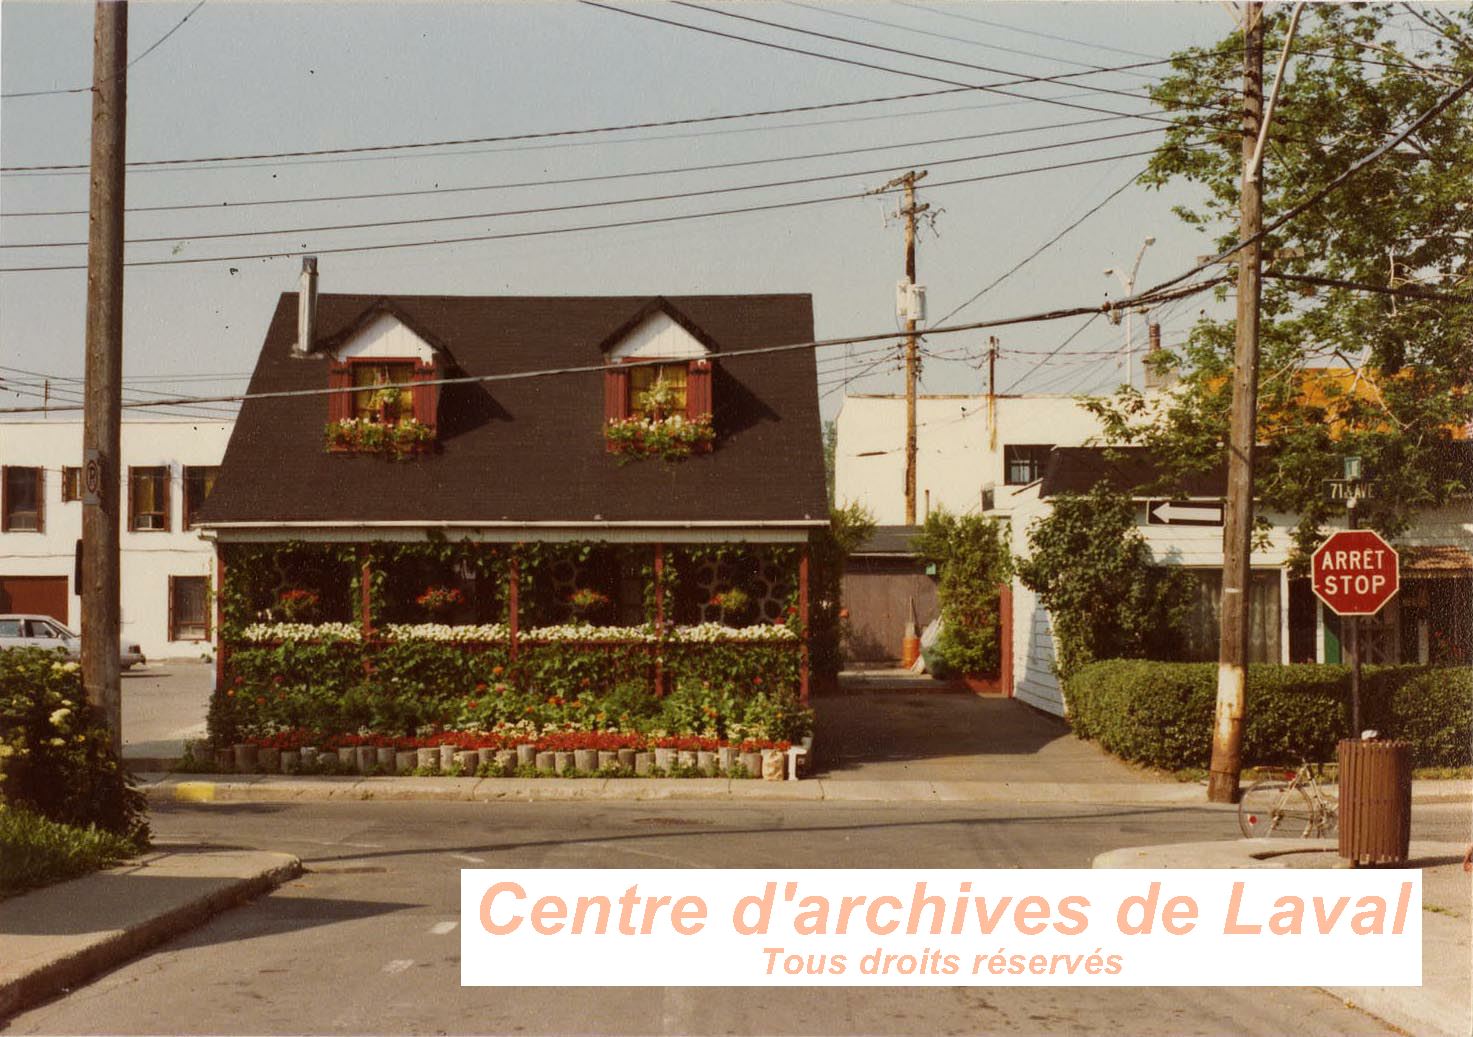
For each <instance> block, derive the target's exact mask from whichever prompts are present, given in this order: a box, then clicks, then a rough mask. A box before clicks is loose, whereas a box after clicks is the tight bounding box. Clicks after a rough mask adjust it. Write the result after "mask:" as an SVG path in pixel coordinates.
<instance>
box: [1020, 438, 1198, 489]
mask: <svg viewBox="0 0 1473 1037" xmlns="http://www.w3.org/2000/svg"><path fill="white" fill-rule="evenodd" d="M1161 477H1162V472H1161V469H1160V467H1159V466H1158V465H1157V464H1156V462H1155V460H1154V459H1153V458H1152V457H1151V454H1150V451H1148V450H1147V449H1146V448H1145V447H1091V446H1069V447H1055V448H1054V449H1053V450H1052V451H1050V452H1049V456H1048V464H1046V465H1045V466H1044V469H1043V484H1042V485H1041V486H1040V487H1039V488H1038V495H1039V497H1056V496H1058V495H1059V494H1061V493H1088V492H1089V491H1090V490H1092V489H1094V487H1095V485H1096V484H1097V483H1099V482H1101V481H1105V482H1108V483H1109V485H1110V486H1111V488H1113V489H1116V490H1120V491H1122V492H1125V493H1132V492H1135V491H1137V490H1139V489H1140V488H1141V487H1143V486H1152V485H1154V484H1155V483H1157V482H1158V481H1159V480H1160V479H1161ZM1174 489H1176V490H1178V491H1179V492H1181V493H1182V494H1184V495H1185V496H1188V497H1221V496H1222V495H1223V494H1224V493H1225V492H1226V490H1227V470H1226V465H1223V466H1221V467H1219V468H1218V469H1217V470H1216V471H1213V472H1208V473H1205V474H1203V475H1194V476H1191V477H1189V478H1188V479H1187V480H1186V484H1185V485H1183V486H1178V487H1174ZM1159 495H1160V494H1159V493H1158V496H1159Z"/></svg>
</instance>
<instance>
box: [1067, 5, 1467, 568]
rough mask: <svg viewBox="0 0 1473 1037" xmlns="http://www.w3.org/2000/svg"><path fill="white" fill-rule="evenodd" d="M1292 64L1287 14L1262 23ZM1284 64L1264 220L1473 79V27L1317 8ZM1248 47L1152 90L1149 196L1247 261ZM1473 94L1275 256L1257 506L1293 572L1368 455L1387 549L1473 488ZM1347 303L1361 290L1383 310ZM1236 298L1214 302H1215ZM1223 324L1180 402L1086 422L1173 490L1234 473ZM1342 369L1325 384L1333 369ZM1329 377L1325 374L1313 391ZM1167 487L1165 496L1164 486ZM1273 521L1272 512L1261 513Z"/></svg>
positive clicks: (1196, 64) (1354, 183) (1209, 323)
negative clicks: (1288, 533) (1193, 192)
mask: <svg viewBox="0 0 1473 1037" xmlns="http://www.w3.org/2000/svg"><path fill="white" fill-rule="evenodd" d="M1265 17H1266V25H1265V41H1266V42H1265V50H1266V53H1268V54H1269V55H1270V56H1273V55H1276V54H1277V53H1278V52H1279V50H1280V49H1281V48H1282V45H1283V40H1284V35H1285V31H1286V28H1287V24H1288V20H1289V19H1288V12H1287V9H1285V10H1282V11H1278V12H1276V13H1272V14H1266V15H1265ZM1303 17H1304V24H1303V25H1302V26H1301V31H1300V33H1299V35H1298V36H1297V37H1296V38H1295V40H1294V43H1293V47H1292V57H1291V60H1290V66H1289V71H1288V72H1286V77H1285V78H1286V81H1285V83H1284V86H1283V88H1282V91H1281V96H1280V99H1279V105H1278V109H1277V111H1276V113H1275V115H1274V117H1273V121H1272V124H1271V127H1270V135H1269V144H1268V147H1267V149H1266V156H1265V162H1264V170H1263V179H1264V220H1265V224H1271V223H1272V222H1273V220H1274V219H1275V217H1276V215H1277V214H1279V213H1283V212H1285V211H1287V210H1288V209H1289V208H1291V207H1292V206H1294V205H1295V204H1297V203H1299V202H1300V201H1302V200H1304V199H1306V198H1308V197H1309V196H1311V195H1312V194H1314V193H1315V192H1316V191H1317V190H1319V189H1320V188H1321V187H1323V186H1324V185H1326V184H1328V183H1329V182H1330V181H1331V180H1332V179H1334V178H1335V177H1337V176H1339V175H1340V174H1341V173H1343V172H1344V171H1345V170H1346V169H1348V168H1349V167H1350V166H1351V164H1352V163H1353V162H1355V161H1356V160H1357V159H1359V158H1361V157H1362V156H1364V155H1366V154H1368V153H1369V152H1371V151H1372V150H1374V149H1375V148H1376V147H1377V146H1378V145H1380V144H1381V143H1382V142H1384V141H1385V140H1387V139H1389V138H1390V137H1392V136H1394V135H1395V134H1396V133H1397V132H1398V131H1399V130H1400V129H1402V128H1403V127H1405V126H1406V125H1408V124H1410V123H1411V122H1412V121H1413V120H1415V119H1416V118H1418V117H1419V116H1421V115H1422V114H1423V113H1424V112H1427V111H1429V110H1431V109H1432V108H1434V107H1435V106H1436V105H1437V104H1438V103H1439V102H1440V101H1442V100H1443V99H1444V98H1445V97H1446V96H1447V95H1448V94H1450V93H1451V92H1452V91H1453V90H1454V89H1455V88H1456V87H1457V86H1458V85H1459V84H1461V83H1462V82H1464V81H1465V80H1466V79H1468V78H1469V77H1470V76H1473V11H1470V10H1469V9H1468V8H1462V9H1458V10H1454V9H1444V10H1441V11H1432V12H1430V13H1428V14H1426V15H1423V14H1421V13H1419V12H1414V11H1410V10H1408V9H1405V8H1402V7H1395V8H1393V7H1392V6H1391V5H1371V6H1364V7H1363V6H1355V7H1349V6H1341V5H1332V4H1323V5H1321V4H1315V5H1311V6H1310V7H1309V8H1308V9H1307V10H1306V11H1305V13H1304V16H1303ZM1241 44H1242V41H1241V35H1240V34H1235V35H1234V36H1233V37H1231V38H1229V39H1227V40H1225V41H1223V43H1222V44H1220V45H1219V46H1217V47H1215V48H1212V49H1211V50H1206V51H1201V50H1198V51H1191V52H1187V53H1183V54H1179V55H1177V56H1176V58H1175V59H1174V61H1173V67H1174V69H1175V71H1174V73H1173V74H1172V75H1170V76H1169V77H1167V78H1166V79H1164V80H1163V81H1162V82H1161V83H1159V84H1158V85H1157V86H1156V87H1155V88H1153V90H1152V96H1153V98H1154V99H1155V101H1156V102H1157V103H1158V104H1160V105H1161V106H1163V107H1164V108H1165V109H1166V110H1167V111H1168V112H1171V113H1174V114H1175V115H1176V116H1177V118H1176V120H1175V122H1174V125H1173V126H1172V127H1171V128H1170V129H1169V130H1168V131H1167V134H1166V140H1165V142H1164V143H1163V144H1162V146H1161V147H1160V149H1159V150H1158V151H1157V152H1156V154H1155V156H1154V157H1153V159H1152V161H1151V164H1150V169H1149V172H1148V173H1147V175H1146V177H1145V179H1146V180H1147V182H1149V183H1152V184H1155V185H1157V186H1160V185H1164V184H1166V183H1167V182H1169V181H1173V180H1185V181H1188V182H1190V183H1193V184H1196V185H1199V186H1200V187H1201V188H1202V189H1203V195H1202V200H1201V201H1200V202H1198V203H1197V204H1195V205H1189V206H1182V207H1178V208H1177V209H1176V210H1174V211H1175V212H1176V213H1177V215H1178V216H1179V217H1180V218H1182V219H1183V220H1185V221H1187V222H1188V223H1190V224H1192V225H1194V226H1196V227H1197V228H1199V229H1200V230H1201V231H1202V232H1203V233H1204V234H1205V233H1213V232H1216V234H1217V238H1216V242H1217V246H1218V247H1219V248H1226V247H1228V246H1230V245H1231V244H1233V243H1234V242H1235V240H1236V231H1237V211H1238V193H1239V177H1240V173H1241V153H1240V147H1241V143H1240V142H1241V136H1240V132H1241V131H1240V129H1239V125H1240V115H1239V108H1240V106H1239V105H1238V104H1237V102H1236V97H1237V91H1238V83H1239V82H1240V76H1241V69H1240V55H1241V51H1242V45H1241ZM1470 200H1473V94H1464V95H1463V97H1462V98H1461V99H1460V100H1459V101H1458V102H1456V103H1455V104H1453V105H1452V106H1451V107H1449V108H1448V109H1447V110H1446V111H1444V112H1443V113H1442V114H1441V115H1439V116H1437V117H1436V118H1434V119H1432V120H1431V121H1430V122H1429V123H1427V125H1425V126H1423V127H1422V128H1421V129H1419V130H1418V131H1417V132H1416V133H1414V134H1413V135H1412V136H1411V137H1410V138H1408V140H1407V141H1406V142H1405V143H1404V144H1403V145H1401V146H1399V147H1397V148H1395V149H1393V150H1392V151H1391V152H1389V153H1388V154H1387V155H1385V156H1384V157H1383V158H1382V159H1381V160H1379V161H1377V162H1376V163H1374V164H1372V165H1370V166H1368V167H1367V168H1366V169H1364V170H1363V171H1361V172H1360V173H1358V174H1357V175H1355V176H1354V177H1352V178H1351V179H1350V180H1349V181H1348V182H1347V183H1345V184H1344V185H1342V186H1340V187H1339V188H1337V189H1336V190H1334V191H1333V192H1331V193H1330V194H1329V195H1328V196H1327V197H1326V198H1325V199H1323V200H1322V201H1321V202H1318V203H1316V204H1315V205H1314V206H1312V207H1311V208H1309V209H1308V210H1307V211H1306V212H1304V213H1303V214H1302V215H1299V216H1297V217H1295V218H1294V219H1292V220H1290V221H1289V222H1288V223H1287V224H1286V225H1285V226H1283V227H1282V228H1280V229H1278V230H1277V231H1275V232H1273V233H1272V234H1270V235H1269V236H1268V237H1267V238H1266V240H1265V242H1264V247H1265V254H1266V255H1267V256H1270V257H1272V256H1275V255H1277V257H1279V258H1276V259H1273V260H1272V261H1271V262H1269V263H1268V265H1267V269H1266V278H1265V287H1264V292H1263V311H1262V329H1261V338H1260V349H1261V361H1260V367H1259V370H1260V379H1259V409H1258V431H1257V439H1258V442H1259V443H1262V444H1265V446H1266V449H1265V450H1264V451H1263V452H1262V453H1261V455H1260V461H1259V463H1258V465H1257V466H1256V468H1257V470H1256V472H1255V483H1254V495H1255V497H1257V499H1258V500H1259V501H1260V509H1266V510H1274V511H1282V512H1288V513H1293V514H1296V515H1297V516H1298V518H1299V521H1298V525H1297V527H1296V529H1295V541H1296V545H1297V548H1298V558H1297V559H1296V561H1297V562H1299V563H1300V564H1302V562H1303V559H1304V556H1305V555H1307V554H1308V553H1309V551H1311V550H1312V549H1313V545H1314V544H1315V543H1316V542H1317V541H1318V539H1319V538H1320V529H1321V527H1322V526H1323V525H1324V524H1325V522H1326V521H1327V520H1328V519H1329V518H1330V517H1331V516H1332V515H1334V514H1336V513H1338V512H1339V511H1340V509H1341V507H1342V506H1341V505H1337V504H1332V503H1331V502H1330V501H1329V500H1328V498H1327V496H1326V495H1325V493H1324V490H1323V480H1324V479H1327V478H1337V477H1339V476H1340V475H1341V474H1342V459H1343V458H1344V457H1346V456H1351V455H1354V456H1359V457H1361V458H1362V459H1363V462H1364V467H1365V471H1366V474H1367V476H1368V477H1372V478H1375V479H1376V480H1378V482H1379V488H1378V489H1379V492H1378V494H1377V496H1376V498H1375V499H1374V500H1371V501H1368V502H1365V506H1364V507H1363V508H1361V509H1359V511H1360V514H1361V520H1362V524H1363V525H1368V526H1373V527H1375V528H1378V529H1380V530H1381V531H1382V532H1383V533H1386V534H1388V535H1396V534H1397V533H1399V532H1401V531H1403V530H1404V529H1405V528H1406V527H1407V525H1408V524H1409V523H1410V521H1411V519H1412V516H1413V515H1414V514H1415V513H1416V512H1417V511H1419V510H1422V509H1426V508H1430V507H1436V506H1440V505H1443V504H1445V503H1447V502H1448V500H1449V499H1450V497H1451V496H1452V495H1453V494H1454V493H1456V492H1458V491H1459V490H1466V489H1468V488H1469V485H1468V484H1469V482H1470V481H1473V480H1470V479H1469V477H1468V474H1467V470H1466V464H1463V465H1459V464H1457V463H1454V462H1453V461H1452V460H1451V458H1452V457H1453V453H1452V450H1451V448H1450V442H1451V440H1452V439H1453V438H1454V435H1455V430H1457V429H1459V428H1464V427H1466V426H1467V425H1468V423H1469V422H1470V421H1473V201H1470ZM1346 285H1361V286H1366V287H1368V288H1370V289H1375V290H1372V291H1367V290H1358V289H1355V288H1351V287H1346ZM1225 290H1226V289H1219V291H1220V292H1225ZM1233 334H1234V329H1233V324H1232V321H1231V320H1228V321H1214V320H1205V319H1204V320H1201V321H1199V322H1198V323H1197V325H1196V326H1195V327H1194V328H1193V329H1192V331H1191V334H1190V337H1189V339H1188V341H1187V343H1186V346H1185V348H1184V349H1183V350H1182V351H1181V352H1180V353H1179V354H1176V353H1167V354H1166V355H1164V356H1163V357H1161V358H1160V359H1159V360H1158V361H1157V362H1159V363H1162V364H1163V365H1176V366H1177V367H1178V368H1179V369H1180V370H1181V372H1182V383H1181V385H1180V386H1179V387H1178V389H1177V391H1176V392H1174V393H1173V394H1171V395H1169V396H1167V397H1164V398H1159V399H1155V400H1148V399H1147V398H1145V397H1143V396H1142V395H1141V394H1140V393H1138V392H1134V391H1132V390H1129V389H1126V390H1122V391H1121V392H1119V393H1118V394H1117V395H1116V396H1115V397H1113V398H1112V399H1109V400H1104V401H1099V402H1097V403H1095V404H1094V405H1093V409H1094V410H1095V411H1096V413H1097V414H1099V416H1100V417H1101V418H1102V420H1103V422H1104V426H1105V433H1106V436H1107V437H1108V438H1109V439H1110V440H1111V441H1113V442H1120V443H1136V444H1141V445H1144V446H1148V447H1151V448H1153V450H1154V453H1155V455H1156V457H1157V458H1158V459H1159V460H1160V461H1161V462H1162V463H1164V464H1165V465H1166V466H1167V469H1168V471H1169V474H1170V475H1171V476H1172V477H1174V478H1175V479H1179V478H1181V477H1182V476H1185V475H1187V474H1189V473H1192V472H1203V471H1208V470H1210V469H1212V468H1213V467H1214V466H1216V465H1218V464H1220V463H1221V462H1222V461H1223V459H1224V457H1225V450H1226V448H1225V442H1226V438H1227V436H1226V431H1227V414H1228V402H1229V398H1230V391H1231V374H1232V352H1233ZM1325 367H1334V368H1338V369H1339V370H1338V372H1333V373H1331V372H1325V371H1324V370H1323V368H1325ZM1316 368H1319V369H1320V370H1315V369H1316ZM1162 488H1163V489H1164V488H1167V487H1162ZM1260 513H1261V511H1260Z"/></svg>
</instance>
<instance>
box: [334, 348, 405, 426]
mask: <svg viewBox="0 0 1473 1037" xmlns="http://www.w3.org/2000/svg"><path fill="white" fill-rule="evenodd" d="M350 366H351V368H352V373H353V387H354V389H356V390H357V391H356V392H354V393H353V417H355V418H357V419H359V420H360V421H376V422H378V423H379V424H381V425H397V424H399V422H401V421H403V420H406V419H411V418H412V419H418V418H419V415H418V414H417V413H416V412H415V407H414V390H413V389H412V388H411V387H410V384H411V383H412V382H413V381H414V368H415V364H414V361H412V360H408V361H404V362H402V363H401V362H397V361H385V362H368V361H361V362H357V363H354V364H351V365H350ZM420 420H422V419H420Z"/></svg>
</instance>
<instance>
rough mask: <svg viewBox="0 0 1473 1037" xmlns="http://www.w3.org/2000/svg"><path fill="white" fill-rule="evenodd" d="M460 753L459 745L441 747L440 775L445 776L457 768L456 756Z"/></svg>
mask: <svg viewBox="0 0 1473 1037" xmlns="http://www.w3.org/2000/svg"><path fill="white" fill-rule="evenodd" d="M458 752H460V746H458V745H442V746H440V773H441V774H445V773H446V772H448V771H449V770H450V768H451V767H454V766H455V754H456V753H458Z"/></svg>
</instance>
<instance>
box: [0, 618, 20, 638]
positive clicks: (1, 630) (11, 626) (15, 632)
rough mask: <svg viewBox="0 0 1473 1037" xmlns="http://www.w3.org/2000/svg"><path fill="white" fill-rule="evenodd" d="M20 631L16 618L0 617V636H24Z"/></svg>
mask: <svg viewBox="0 0 1473 1037" xmlns="http://www.w3.org/2000/svg"><path fill="white" fill-rule="evenodd" d="M24 636H25V635H24V634H23V633H21V621H20V620H18V619H0V637H24Z"/></svg>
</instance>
